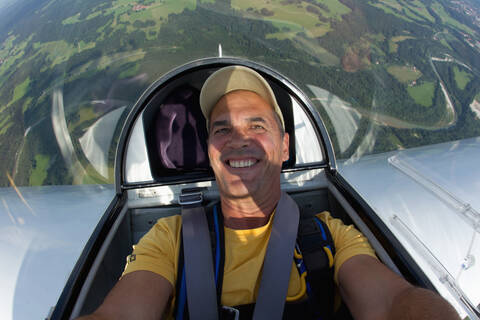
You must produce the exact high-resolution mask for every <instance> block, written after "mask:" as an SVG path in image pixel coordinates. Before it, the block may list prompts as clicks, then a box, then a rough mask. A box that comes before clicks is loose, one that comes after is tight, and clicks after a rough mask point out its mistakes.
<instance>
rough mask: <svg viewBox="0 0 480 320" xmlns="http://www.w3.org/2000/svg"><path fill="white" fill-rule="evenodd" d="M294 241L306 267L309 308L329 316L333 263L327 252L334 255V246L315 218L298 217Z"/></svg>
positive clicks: (331, 313)
mask: <svg viewBox="0 0 480 320" xmlns="http://www.w3.org/2000/svg"><path fill="white" fill-rule="evenodd" d="M297 243H298V245H299V247H300V250H301V252H302V256H303V262H304V263H305V267H306V269H307V282H308V283H309V284H310V287H311V293H310V296H309V299H308V300H309V308H310V311H311V312H312V314H313V315H315V316H316V317H321V318H322V319H330V318H331V317H332V316H333V307H334V297H335V283H334V280H333V266H331V265H330V260H329V255H328V254H327V252H326V249H324V248H328V250H330V252H331V257H330V258H333V257H334V256H335V245H334V243H333V239H332V236H331V234H330V230H329V229H328V226H327V225H326V224H325V223H324V222H323V221H322V220H320V219H318V218H317V217H309V218H307V219H302V220H300V226H299V229H298V238H297Z"/></svg>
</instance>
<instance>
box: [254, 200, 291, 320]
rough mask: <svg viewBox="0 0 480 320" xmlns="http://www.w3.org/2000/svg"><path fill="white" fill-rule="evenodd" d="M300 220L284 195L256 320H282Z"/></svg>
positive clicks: (270, 248)
mask: <svg viewBox="0 0 480 320" xmlns="http://www.w3.org/2000/svg"><path fill="white" fill-rule="evenodd" d="M299 219H300V213H299V210H298V206H297V204H296V203H295V201H293V199H292V198H290V196H289V195H287V194H286V193H285V192H282V195H281V197H280V201H279V202H278V204H277V209H276V211H275V216H274V219H273V225H272V232H271V234H270V239H269V241H268V246H267V252H266V253H265V259H264V262H263V271H262V279H261V280H260V288H259V290H258V297H257V302H256V304H255V310H254V312H253V319H254V320H261V319H281V318H282V314H283V307H284V305H285V299H286V297H287V291H288V284H289V282H290V273H291V270H292V260H293V251H294V248H295V240H296V238H297V231H298V221H299Z"/></svg>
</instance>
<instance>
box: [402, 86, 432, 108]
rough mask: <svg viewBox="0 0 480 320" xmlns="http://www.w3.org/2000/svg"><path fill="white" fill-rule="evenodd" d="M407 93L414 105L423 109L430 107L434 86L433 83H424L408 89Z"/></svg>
mask: <svg viewBox="0 0 480 320" xmlns="http://www.w3.org/2000/svg"><path fill="white" fill-rule="evenodd" d="M407 91H408V93H409V94H410V96H411V97H412V98H413V100H415V102H416V103H418V104H419V105H422V106H424V107H430V106H431V105H432V103H433V95H434V94H435V84H434V83H433V82H424V83H422V84H420V85H417V86H414V87H408V88H407Z"/></svg>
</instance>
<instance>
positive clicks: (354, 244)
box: [317, 211, 376, 284]
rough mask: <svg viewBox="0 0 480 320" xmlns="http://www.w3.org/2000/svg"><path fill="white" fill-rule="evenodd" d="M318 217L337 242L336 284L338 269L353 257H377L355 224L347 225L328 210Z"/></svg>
mask: <svg viewBox="0 0 480 320" xmlns="http://www.w3.org/2000/svg"><path fill="white" fill-rule="evenodd" d="M317 217H318V218H320V219H321V220H322V221H323V222H325V224H326V225H327V226H328V229H329V230H330V233H331V234H332V239H333V243H334V244H335V256H334V258H333V264H334V268H335V271H334V279H335V283H336V284H338V270H340V267H341V266H342V264H343V263H344V262H345V261H347V260H348V259H350V258H351V257H353V256H356V255H360V254H366V255H369V256H372V257H374V258H376V255H375V251H374V250H373V248H372V246H371V245H370V243H369V242H368V239H367V238H366V237H365V236H364V235H363V234H362V233H361V232H360V231H358V230H357V229H356V228H355V227H354V226H353V225H348V226H347V225H345V224H344V223H343V222H342V220H340V219H335V218H333V217H332V216H331V215H330V213H329V212H327V211H324V212H322V213H319V214H317Z"/></svg>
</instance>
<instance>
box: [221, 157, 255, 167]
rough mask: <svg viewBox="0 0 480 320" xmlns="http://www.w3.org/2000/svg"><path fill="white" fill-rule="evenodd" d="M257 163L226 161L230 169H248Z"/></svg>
mask: <svg viewBox="0 0 480 320" xmlns="http://www.w3.org/2000/svg"><path fill="white" fill-rule="evenodd" d="M257 162H258V160H257V159H243V160H227V161H226V164H227V165H229V166H230V167H232V168H248V167H251V166H253V165H255V164H256V163H257Z"/></svg>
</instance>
